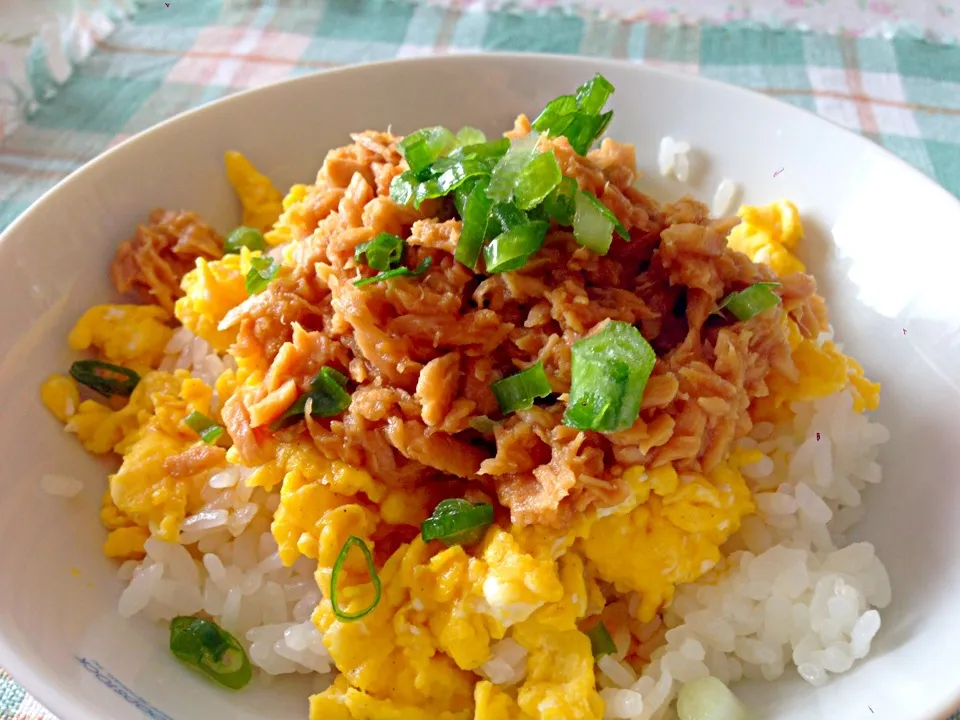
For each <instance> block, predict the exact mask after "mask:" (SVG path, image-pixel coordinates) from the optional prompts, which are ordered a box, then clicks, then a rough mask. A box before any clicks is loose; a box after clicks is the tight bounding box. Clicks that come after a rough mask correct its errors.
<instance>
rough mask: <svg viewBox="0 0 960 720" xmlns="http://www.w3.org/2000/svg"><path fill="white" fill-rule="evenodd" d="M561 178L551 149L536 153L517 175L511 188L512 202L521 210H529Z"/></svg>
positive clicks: (540, 200)
mask: <svg viewBox="0 0 960 720" xmlns="http://www.w3.org/2000/svg"><path fill="white" fill-rule="evenodd" d="M562 179H563V174H562V173H561V172H560V165H559V164H558V163H557V158H556V156H555V155H554V154H553V151H550V152H543V153H537V154H536V155H534V156H533V158H532V159H531V160H530V162H528V163H527V164H526V165H524V166H523V169H522V170H520V174H519V175H517V179H516V182H515V183H514V189H513V198H514V202H516V204H517V207H518V208H520V209H521V210H530V209H531V208H533V207H535V206H537V205H539V204H540V203H541V202H543V199H544V198H545V197H546V196H547V195H549V194H550V192H551V191H552V190H553V189H554V188H555V187H557V185H559V184H560V181H561V180H562Z"/></svg>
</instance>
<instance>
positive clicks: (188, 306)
mask: <svg viewBox="0 0 960 720" xmlns="http://www.w3.org/2000/svg"><path fill="white" fill-rule="evenodd" d="M252 257H253V255H252V254H251V253H250V250H248V249H247V248H242V249H241V252H240V253H239V254H230V255H224V256H223V257H222V258H221V259H220V260H214V261H207V260H205V259H203V258H197V267H196V268H195V269H193V270H191V271H190V272H188V273H187V274H186V275H184V276H183V280H182V281H181V283H180V287H181V288H183V292H184V293H185V294H184V296H183V297H181V298H179V299H178V300H177V302H176V305H175V306H174V314H175V315H176V316H177V320H179V321H180V322H181V323H183V325H184V327H186V328H188V329H189V330H190V331H191V332H192V333H194V334H195V335H198V336H199V337H201V338H203V339H204V340H206V341H207V342H208V343H210V345H211V346H212V347H213V348H214V349H215V350H216V351H217V352H224V351H226V350H227V349H228V348H229V347H230V345H231V344H232V343H233V341H234V340H236V339H237V329H236V327H231V328H227V329H225V330H219V329H218V327H217V326H218V325H219V324H220V321H221V320H223V317H224V315H226V314H227V313H228V312H229V311H230V310H232V309H233V308H234V307H236V306H237V305H239V304H240V303H242V302H243V301H244V300H246V299H247V286H246V277H247V273H248V272H250V259H251V258H252Z"/></svg>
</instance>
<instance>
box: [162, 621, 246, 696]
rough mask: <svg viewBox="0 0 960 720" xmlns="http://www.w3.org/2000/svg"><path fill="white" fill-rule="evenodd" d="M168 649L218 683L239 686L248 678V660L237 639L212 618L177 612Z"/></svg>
mask: <svg viewBox="0 0 960 720" xmlns="http://www.w3.org/2000/svg"><path fill="white" fill-rule="evenodd" d="M170 652H172V653H173V655H174V657H176V658H177V659H178V660H180V662H182V663H184V664H185V665H187V666H189V667H191V668H193V669H194V670H198V671H200V672H201V673H203V674H204V675H206V676H207V677H208V678H210V679H211V680H213V681H214V682H216V683H217V684H219V685H222V686H223V687H225V688H230V689H231V690H239V689H241V688H242V687H244V686H245V685H246V684H247V683H249V682H250V678H251V677H253V670H252V668H251V667H250V660H249V658H247V654H246V653H245V652H244V651H243V647H242V646H241V645H240V643H239V642H238V641H237V639H236V638H235V637H234V636H233V635H231V634H230V633H228V632H227V631H226V630H224V629H223V628H222V627H220V626H219V625H217V624H216V623H215V622H213V621H212V620H204V619H202V618H197V617H188V616H183V615H181V616H179V617H175V618H174V619H173V620H172V621H171V623H170Z"/></svg>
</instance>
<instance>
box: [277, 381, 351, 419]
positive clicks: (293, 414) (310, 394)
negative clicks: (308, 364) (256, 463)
mask: <svg viewBox="0 0 960 720" xmlns="http://www.w3.org/2000/svg"><path fill="white" fill-rule="evenodd" d="M346 386H347V378H346V377H345V376H344V374H343V373H341V372H339V371H337V370H334V369H333V368H332V367H327V366H326V365H324V366H323V367H322V368H320V372H318V373H317V375H316V377H314V378H313V380H312V381H311V382H310V387H309V388H308V389H307V391H306V392H305V393H303V395H301V396H300V397H299V398H297V400H296V402H294V403H293V405H291V406H290V407H288V408H287V409H286V411H285V412H284V413H283V415H281V416H280V417H279V418H278V419H277V420H276V422H274V423H273V425H272V426H271V429H273V430H279V429H280V428H283V427H286V426H287V425H290V424H292V423H295V422H297V420H299V419H300V418H301V417H302V416H303V415H304V413H306V411H307V400H313V403H312V404H311V405H310V417H318V418H324V417H333V416H335V415H339V414H340V413H342V412H343V411H344V410H346V409H347V408H348V407H350V393H348V392H347V391H346V389H345V388H346Z"/></svg>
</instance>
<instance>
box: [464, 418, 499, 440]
mask: <svg viewBox="0 0 960 720" xmlns="http://www.w3.org/2000/svg"><path fill="white" fill-rule="evenodd" d="M497 425H498V423H497V422H495V421H494V420H491V419H490V418H488V417H487V416H486V415H477V416H476V417H475V418H471V420H470V427H471V428H473V429H474V430H476V431H477V432H478V433H480V434H481V435H492V434H493V431H494V429H495V428H496V427H497Z"/></svg>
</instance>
